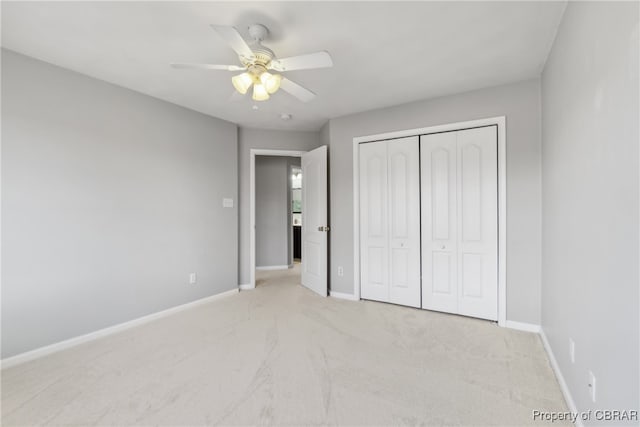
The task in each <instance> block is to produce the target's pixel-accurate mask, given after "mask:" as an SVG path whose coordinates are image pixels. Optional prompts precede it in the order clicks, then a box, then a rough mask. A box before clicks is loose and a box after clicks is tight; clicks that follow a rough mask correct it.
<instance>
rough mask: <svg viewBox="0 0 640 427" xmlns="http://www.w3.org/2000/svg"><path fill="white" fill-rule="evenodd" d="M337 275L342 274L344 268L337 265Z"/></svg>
mask: <svg viewBox="0 0 640 427" xmlns="http://www.w3.org/2000/svg"><path fill="white" fill-rule="evenodd" d="M338 276H340V277H342V276H344V268H342V267H338Z"/></svg>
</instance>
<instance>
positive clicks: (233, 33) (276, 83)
mask: <svg viewBox="0 0 640 427" xmlns="http://www.w3.org/2000/svg"><path fill="white" fill-rule="evenodd" d="M211 27H212V28H213V29H214V30H215V31H216V32H217V33H218V34H219V35H220V36H221V37H222V38H223V39H224V40H225V41H226V42H227V43H228V44H229V46H230V47H231V49H233V50H234V51H235V52H236V53H237V54H238V59H239V60H240V63H241V64H242V65H217V64H191V63H172V64H171V66H172V67H174V68H197V69H203V70H223V71H244V72H243V73H241V74H238V75H236V76H234V77H232V78H231V82H232V83H233V86H234V87H235V88H236V90H237V91H238V92H240V93H241V94H243V95H244V94H246V93H247V91H248V90H249V89H250V88H251V86H252V85H253V96H252V98H253V99H254V100H255V101H266V100H267V99H269V95H271V94H273V93H275V92H276V91H277V90H278V89H280V88H282V90H284V91H285V92H288V93H290V94H291V95H293V96H295V97H296V98H298V99H299V100H301V101H303V102H309V101H311V100H312V99H314V98H315V97H316V95H315V93H313V92H311V91H310V90H309V89H306V88H304V87H302V86H300V85H299V84H297V83H294V82H292V81H291V80H289V79H287V78H286V77H282V76H281V75H280V74H275V73H271V72H269V71H277V72H286V71H293V70H308V69H312V68H327V67H332V66H333V61H332V60H331V56H330V55H329V53H328V52H326V51H322V52H316V53H309V54H306V55H299V56H291V57H288V58H277V57H276V55H275V53H274V52H273V51H272V50H271V49H269V48H268V47H266V46H264V45H263V44H262V41H263V40H265V39H266V38H267V36H268V34H269V30H268V29H267V27H265V26H264V25H262V24H253V25H251V26H249V36H251V38H252V39H253V41H252V42H251V44H247V42H246V41H245V40H244V39H243V38H242V36H241V35H240V33H239V32H238V30H236V29H235V27H230V26H224V25H211Z"/></svg>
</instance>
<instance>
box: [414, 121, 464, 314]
mask: <svg viewBox="0 0 640 427" xmlns="http://www.w3.org/2000/svg"><path fill="white" fill-rule="evenodd" d="M456 156H457V153H456V133H455V132H446V133H439V134H432V135H424V136H421V137H420V168H421V174H420V176H421V204H422V208H421V218H422V219H421V222H422V308H426V309H429V310H437V311H445V312H449V313H456V312H457V310H458V283H457V282H458V279H457V275H458V269H457V206H456V188H457V184H456V179H457V176H456V167H457V165H456V163H457V162H456Z"/></svg>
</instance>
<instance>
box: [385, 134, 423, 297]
mask: <svg viewBox="0 0 640 427" xmlns="http://www.w3.org/2000/svg"><path fill="white" fill-rule="evenodd" d="M387 183H388V188H389V193H388V195H389V200H388V206H389V228H388V235H389V302H391V303H394V304H401V305H408V306H411V307H420V155H419V146H418V137H417V136H412V137H408V138H400V139H395V140H392V141H389V142H387Z"/></svg>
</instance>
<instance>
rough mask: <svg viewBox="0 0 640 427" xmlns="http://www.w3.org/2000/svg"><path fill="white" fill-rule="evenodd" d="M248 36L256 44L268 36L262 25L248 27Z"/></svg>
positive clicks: (267, 30)
mask: <svg viewBox="0 0 640 427" xmlns="http://www.w3.org/2000/svg"><path fill="white" fill-rule="evenodd" d="M249 35H250V36H251V38H252V39H253V40H255V41H257V42H261V41H263V40H265V39H266V38H267V36H268V35H269V29H268V28H267V27H265V26H264V25H262V24H253V25H249Z"/></svg>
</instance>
